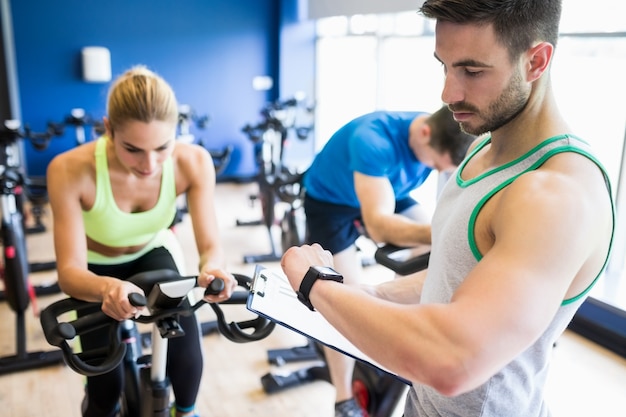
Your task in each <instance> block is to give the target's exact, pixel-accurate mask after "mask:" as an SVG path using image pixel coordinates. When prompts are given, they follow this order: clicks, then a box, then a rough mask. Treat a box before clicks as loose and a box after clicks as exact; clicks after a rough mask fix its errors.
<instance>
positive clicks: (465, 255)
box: [404, 135, 610, 417]
mask: <svg viewBox="0 0 626 417" xmlns="http://www.w3.org/2000/svg"><path fill="white" fill-rule="evenodd" d="M489 142H490V138H486V139H485V140H484V141H483V142H482V143H480V144H479V145H478V146H477V147H476V149H475V150H473V151H472V153H471V155H470V156H469V157H468V158H466V160H465V161H464V163H462V164H461V166H460V167H459V169H458V170H457V172H456V173H455V176H453V177H452V178H451V180H450V181H448V182H447V184H446V186H445V187H444V189H443V191H442V194H441V197H440V199H439V202H438V203H437V210H436V213H435V216H434V218H433V223H432V230H433V246H432V251H431V257H430V262H429V271H428V276H429V278H428V279H427V280H426V283H425V285H424V288H423V291H422V303H424V304H427V303H448V302H449V301H450V299H451V298H452V295H453V294H454V292H455V291H456V289H457V287H458V286H459V285H460V284H461V283H462V282H463V280H464V279H465V277H466V276H467V275H468V274H469V272H470V271H471V270H472V269H473V268H474V267H475V266H476V264H477V263H478V261H479V260H480V259H481V257H482V256H481V254H480V253H479V251H478V249H477V248H476V244H475V241H474V235H473V229H474V222H475V219H476V217H477V215H478V213H479V212H480V210H481V208H482V207H483V205H484V204H485V202H486V201H487V200H488V199H489V198H490V197H491V196H493V195H494V194H495V193H497V192H498V191H499V190H501V189H502V188H504V187H506V186H507V185H509V184H510V183H511V182H512V181H514V180H515V179H516V178H517V177H519V176H520V175H521V174H523V173H524V172H528V171H531V170H535V169H537V168H538V167H539V166H541V165H542V164H543V163H544V162H545V161H546V160H547V159H548V158H550V157H551V156H553V155H555V154H557V153H562V152H576V153H579V154H581V155H584V156H586V157H587V158H589V159H590V160H592V161H593V162H594V163H596V164H597V165H598V166H599V167H600V169H601V170H602V172H603V173H604V176H605V179H606V183H607V190H608V192H609V195H610V186H609V182H608V177H607V174H606V171H605V170H604V168H603V167H602V165H601V164H600V163H599V162H598V161H597V159H596V158H595V157H594V156H592V155H591V153H590V150H589V147H588V145H587V144H586V143H585V142H583V141H582V140H580V139H579V138H576V137H574V136H571V135H562V136H556V137H553V138H550V139H548V140H546V141H544V142H542V143H541V144H539V145H538V146H537V147H535V148H534V149H532V150H531V151H529V152H528V153H527V154H525V155H524V156H522V157H520V158H518V159H517V160H514V161H512V162H510V163H508V164H506V165H504V166H501V167H499V168H496V169H494V170H491V171H488V172H485V173H483V174H481V175H479V176H477V177H476V178H473V179H471V180H468V181H464V180H463V179H461V176H460V173H461V172H462V170H463V168H464V166H465V165H466V163H467V161H469V160H470V159H471V158H473V157H474V156H475V155H476V153H478V151H479V150H480V149H482V148H484V147H485V146H486V145H487V144H488V143H489ZM455 179H456V180H455ZM607 260H608V253H607ZM605 265H606V262H605ZM599 275H600V273H599V274H598V276H599ZM433 277H434V278H433ZM596 280H597V278H596ZM594 283H595V280H594ZM591 286H593V284H592V285H590V286H589V288H587V290H585V291H584V292H583V293H582V294H580V295H578V296H577V297H575V298H573V299H570V300H566V301H564V302H563V303H562V305H561V307H560V308H559V310H558V312H557V314H556V316H555V317H554V319H553V321H552V322H551V323H550V326H549V327H548V328H547V329H546V331H545V332H544V333H543V335H542V336H541V337H540V338H539V339H538V340H537V341H536V342H535V343H534V344H533V345H532V346H531V347H530V348H528V349H527V350H526V351H525V352H523V353H522V354H521V355H519V356H518V357H517V358H515V359H514V360H513V361H512V362H511V363H509V364H508V365H507V366H506V367H505V368H503V369H502V370H501V371H500V372H498V373H497V374H495V375H494V376H492V377H491V378H490V379H489V380H488V381H487V382H486V383H485V384H483V385H482V386H480V387H478V388H476V389H474V390H473V391H470V392H467V393H465V394H461V395H460V396H456V397H446V396H443V395H441V394H439V393H437V392H436V391H435V390H433V389H432V388H430V387H427V386H423V385H415V386H413V387H412V388H411V389H410V390H409V394H408V397H407V402H406V406H405V411H404V415H405V417H417V416H420V417H423V416H429V417H434V416H446V417H452V416H458V417H504V416H506V417H547V416H549V415H550V412H549V410H548V409H547V407H546V404H545V402H544V398H543V389H544V385H545V381H546V376H547V374H548V363H549V359H550V355H551V351H552V347H553V345H554V343H555V342H556V340H557V339H558V337H559V336H560V335H561V334H562V333H563V331H564V330H565V328H566V327H567V325H568V324H569V323H570V321H571V319H572V317H573V316H574V313H575V312H576V310H577V309H578V307H579V306H580V305H581V304H582V302H583V301H584V299H585V298H586V295H587V293H588V292H589V290H590V289H591Z"/></svg>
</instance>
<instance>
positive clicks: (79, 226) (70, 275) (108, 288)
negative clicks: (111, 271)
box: [46, 146, 143, 320]
mask: <svg viewBox="0 0 626 417" xmlns="http://www.w3.org/2000/svg"><path fill="white" fill-rule="evenodd" d="M85 148H89V147H88V146H85V147H81V148H77V149H75V150H72V151H70V152H67V153H65V154H61V155H58V156H57V157H55V158H54V159H53V160H52V161H51V162H50V164H49V166H48V170H47V173H46V178H47V188H48V197H49V201H50V207H51V209H52V219H53V235H54V249H55V255H56V264H57V274H58V282H59V286H60V287H61V290H62V291H63V292H65V293H66V294H67V295H69V296H71V297H74V298H78V299H81V300H85V301H94V302H102V303H103V304H102V311H104V313H106V314H107V315H109V316H111V317H113V318H115V319H118V320H122V319H125V318H128V317H131V316H132V315H134V314H135V313H136V312H137V309H136V308H135V307H133V306H131V305H130V303H129V302H128V294H129V293H130V292H140V293H143V292H142V291H141V289H139V288H138V287H136V286H135V285H133V284H131V283H130V282H124V281H121V280H119V279H116V278H113V277H106V276H98V275H96V274H94V273H92V272H90V271H89V270H88V269H87V243H86V237H85V228H84V225H83V217H82V206H81V202H82V200H83V199H84V198H85V197H86V193H87V192H88V191H87V190H91V189H94V190H95V180H94V174H93V173H92V172H90V171H91V168H90V164H89V163H88V159H87V155H88V154H89V153H90V154H91V155H93V150H92V148H91V150H89V149H85ZM94 192H95V191H94Z"/></svg>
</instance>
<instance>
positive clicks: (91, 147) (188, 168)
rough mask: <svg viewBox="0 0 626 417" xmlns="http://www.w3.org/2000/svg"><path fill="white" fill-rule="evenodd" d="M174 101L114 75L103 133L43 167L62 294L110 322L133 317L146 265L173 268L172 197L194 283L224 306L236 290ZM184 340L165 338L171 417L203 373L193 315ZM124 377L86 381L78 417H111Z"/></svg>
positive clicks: (186, 407)
mask: <svg viewBox="0 0 626 417" xmlns="http://www.w3.org/2000/svg"><path fill="white" fill-rule="evenodd" d="M177 118H178V105H177V101H176V97H175V94H174V92H173V90H172V88H171V87H170V86H169V85H168V83H167V82H166V81H165V80H164V79H163V78H161V77H160V76H158V75H157V74H155V73H154V72H152V71H150V70H148V69H147V68H145V67H134V68H131V69H130V70H128V71H127V72H125V73H124V74H122V75H121V76H120V77H119V78H118V79H116V80H115V81H114V83H113V85H112V87H111V89H110V91H109V96H108V103H107V117H105V118H104V126H105V128H106V133H105V135H104V136H102V137H101V138H99V139H98V140H96V141H93V142H89V143H86V144H84V145H81V146H79V147H77V148H75V149H72V150H70V151H68V152H65V153H63V154H60V155H58V156H57V157H55V158H54V159H53V160H52V162H51V163H50V165H49V167H48V172H47V178H48V192H49V197H50V204H51V208H52V213H53V219H54V245H55V252H56V260H57V268H58V279H59V285H60V286H61V289H62V290H63V291H64V292H65V293H66V294H68V295H70V296H72V297H74V298H78V299H81V300H86V301H94V302H101V303H102V311H103V312H104V313H106V314H107V315H109V316H110V317H112V318H114V319H116V320H124V319H128V318H130V317H131V316H133V315H135V314H136V312H137V311H136V307H133V306H131V305H130V303H129V302H128V294H129V293H131V292H139V293H142V290H141V289H139V288H138V287H136V286H135V285H133V284H131V283H129V282H127V281H125V279H126V278H128V277H130V276H132V275H133V274H135V273H138V272H142V271H147V270H154V269H163V268H166V269H173V270H177V271H181V273H182V270H181V269H182V268H183V266H184V264H183V258H182V251H181V248H180V246H179V244H178V241H177V239H176V237H175V236H174V235H173V233H172V231H171V230H170V228H169V226H170V225H171V223H172V220H173V219H174V215H175V212H176V197H177V196H178V195H180V194H183V193H185V194H186V195H187V199H188V207H189V213H190V215H191V220H192V223H193V231H194V236H195V239H196V244H197V249H198V253H199V256H200V273H199V282H200V285H202V286H206V285H208V283H209V282H210V281H212V280H213V279H215V278H217V277H219V278H222V279H223V280H224V281H225V283H226V286H225V289H224V290H223V291H222V292H221V293H220V294H218V295H216V296H211V297H209V298H208V299H209V301H223V300H224V299H226V298H228V297H230V295H231V294H232V291H233V289H234V288H235V286H236V281H235V279H234V278H233V276H232V275H231V274H229V273H227V272H226V271H225V270H224V269H223V267H224V256H223V249H222V247H221V245H220V242H219V236H218V228H217V221H216V216H215V211H214V205H213V199H214V189H215V171H214V167H213V163H212V160H211V158H210V156H209V154H208V152H206V151H205V150H204V149H203V148H201V147H199V146H195V145H189V144H184V143H180V142H176V140H175V139H176V123H177ZM181 325H182V327H183V329H184V330H185V333H186V335H185V336H184V337H180V338H174V339H171V340H170V343H169V350H168V376H169V378H170V381H171V384H172V389H173V392H174V395H175V398H176V416H178V417H181V416H194V415H195V411H194V404H195V400H196V396H197V393H198V389H199V386H200V379H201V376H202V351H201V344H200V332H199V330H198V329H199V326H198V323H197V321H196V319H195V317H193V316H191V317H184V318H183V317H181ZM107 338H108V335H107V334H106V332H100V333H98V332H94V334H93V335H89V337H83V338H82V339H81V343H82V344H83V346H85V348H91V347H93V346H104V345H105V344H106V343H107ZM123 383H124V381H123V373H122V370H121V369H119V368H118V369H116V370H114V371H112V372H110V373H107V374H104V375H100V376H95V377H89V378H88V379H87V401H86V407H84V408H85V409H84V410H83V412H84V414H83V415H84V416H86V417H93V416H98V417H106V416H114V415H115V413H116V411H117V410H116V408H117V400H118V398H119V396H120V393H121V390H122V387H123Z"/></svg>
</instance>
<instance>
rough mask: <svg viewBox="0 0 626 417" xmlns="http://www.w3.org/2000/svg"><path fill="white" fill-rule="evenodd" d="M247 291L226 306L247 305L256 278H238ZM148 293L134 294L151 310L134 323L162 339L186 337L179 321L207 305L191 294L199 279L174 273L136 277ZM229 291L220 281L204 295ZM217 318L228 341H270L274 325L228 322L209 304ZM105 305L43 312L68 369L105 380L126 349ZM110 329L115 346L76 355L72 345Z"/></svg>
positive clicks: (72, 302) (66, 303)
mask: <svg viewBox="0 0 626 417" xmlns="http://www.w3.org/2000/svg"><path fill="white" fill-rule="evenodd" d="M233 275H234V276H235V278H236V279H237V283H238V285H239V286H240V287H243V288H244V290H245V291H239V290H238V291H235V292H234V293H233V295H232V296H231V298H230V299H228V300H226V301H224V302H222V303H221V304H245V303H246V300H247V296H248V292H249V288H250V283H251V281H252V279H251V278H250V277H248V276H245V275H241V274H233ZM128 280H129V281H131V282H133V283H134V284H135V285H137V286H138V287H140V288H141V289H142V290H144V293H145V294H148V296H147V297H144V296H143V295H141V294H137V293H135V294H130V296H129V300H130V302H131V304H133V305H135V306H146V307H147V310H148V312H149V314H148V315H141V316H138V317H136V318H133V319H132V320H133V321H135V322H138V323H153V324H154V325H155V326H157V327H158V328H159V333H160V334H161V337H163V338H172V337H177V336H181V335H183V334H184V332H183V330H182V329H181V328H180V326H179V325H178V320H177V318H178V317H179V316H189V315H191V314H194V313H195V311H196V310H198V308H200V307H201V306H202V305H204V304H207V302H206V301H204V300H203V299H202V300H200V301H198V302H196V303H194V304H193V305H192V304H191V303H190V300H189V298H188V293H189V292H190V291H191V290H192V289H193V288H195V287H197V286H198V283H197V277H181V276H180V275H179V274H178V273H176V272H174V271H172V270H155V271H148V272H143V273H139V274H136V275H133V276H132V277H131V278H129V279H128ZM223 288H224V282H223V281H222V280H221V279H215V280H213V281H212V282H211V284H210V285H209V287H208V288H207V289H206V291H205V294H218V293H219V292H220V291H222V289H223ZM208 304H209V305H210V306H211V308H212V309H213V310H214V312H215V313H216V315H217V321H218V329H219V331H220V332H221V333H222V334H223V335H224V336H225V337H226V338H228V339H229V340H231V341H233V342H237V343H244V342H251V341H257V340H260V339H263V338H264V337H267V336H268V335H269V334H270V333H271V332H272V330H273V329H274V326H275V323H273V322H271V321H269V320H267V319H265V318H263V317H260V316H257V317H256V318H254V319H252V320H247V321H242V322H230V323H228V322H227V320H226V318H225V315H224V313H223V311H222V310H221V308H220V307H219V305H218V304H217V303H208ZM100 306H101V304H100V303H91V302H85V301H81V300H77V299H75V298H67V299H63V300H60V301H57V302H55V303H53V304H51V305H50V306H48V307H47V308H45V309H44V310H43V311H42V312H41V317H40V318H41V325H42V328H43V331H44V335H45V337H46V340H47V341H48V343H50V344H51V345H53V346H57V347H59V348H60V349H61V350H62V352H63V356H64V359H65V361H66V363H67V364H68V366H69V367H70V368H71V369H72V370H74V371H75V372H77V373H80V374H82V375H86V376H94V375H100V374H103V373H106V372H109V371H111V370H113V369H114V368H115V367H117V366H118V365H119V364H120V362H121V361H122V360H123V358H124V355H125V354H126V348H127V345H126V343H124V342H123V341H122V339H121V332H120V330H121V323H122V322H119V321H117V320H114V319H113V318H111V317H109V316H107V315H106V314H104V313H103V312H102V310H101V309H100ZM90 310H91V311H93V312H91V313H87V314H85V315H83V316H82V317H79V318H77V319H75V320H72V321H59V317H60V316H62V315H64V314H66V313H69V312H71V311H77V312H80V311H90ZM102 327H108V328H109V331H110V339H111V340H110V344H109V345H108V346H103V347H101V348H97V349H92V350H88V351H83V352H80V353H75V352H74V351H73V349H72V347H71V346H70V344H69V343H68V340H71V339H73V338H75V337H76V336H80V335H83V334H85V333H88V332H90V331H93V330H96V329H99V328H102Z"/></svg>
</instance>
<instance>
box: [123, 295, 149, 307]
mask: <svg viewBox="0 0 626 417" xmlns="http://www.w3.org/2000/svg"><path fill="white" fill-rule="evenodd" d="M128 301H130V304H131V305H132V306H135V307H145V306H147V305H148V300H146V297H144V296H143V295H141V294H139V293H137V292H133V293H130V294H128Z"/></svg>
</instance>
